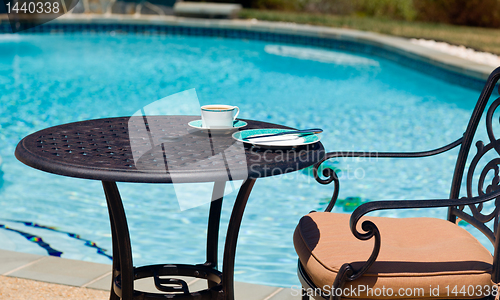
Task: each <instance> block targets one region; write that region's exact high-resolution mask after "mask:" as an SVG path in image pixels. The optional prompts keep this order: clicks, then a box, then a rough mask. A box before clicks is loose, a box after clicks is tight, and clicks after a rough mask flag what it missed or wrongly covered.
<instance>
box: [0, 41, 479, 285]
mask: <svg viewBox="0 0 500 300" xmlns="http://www.w3.org/2000/svg"><path fill="white" fill-rule="evenodd" d="M0 53H2V54H1V55H0V103H1V106H0V126H1V127H0V128H1V129H0V140H1V141H2V143H3V146H2V147H1V148H0V156H1V157H2V158H3V161H4V163H3V165H2V167H1V169H2V170H3V172H4V174H3V176H2V177H3V179H2V181H0V182H1V183H2V186H1V187H0V199H1V201H0V224H4V225H7V226H8V227H9V228H10V229H11V230H6V229H5V228H0V240H2V241H7V242H6V243H2V244H1V245H0V247H2V248H5V249H9V250H14V251H25V252H32V253H37V254H47V249H45V248H43V247H40V244H39V243H38V244H37V243H36V242H37V237H42V238H43V240H44V241H45V242H46V243H48V244H49V245H50V246H51V247H52V248H53V249H54V250H58V251H61V252H63V253H62V257H67V258H74V259H81V260H88V261H95V262H104V263H110V259H109V257H107V256H106V255H105V254H110V251H109V249H110V247H111V237H110V229H109V221H108V215H107V209H106V203H105V200H104V194H103V192H102V188H101V185H100V182H94V181H88V180H80V179H72V178H65V177H62V176H56V175H51V174H47V173H44V172H40V171H37V170H34V169H31V168H29V167H26V166H24V165H23V164H21V163H20V162H18V161H17V160H16V159H15V158H14V156H13V153H14V148H15V145H16V144H17V142H18V141H19V140H20V139H21V138H22V137H24V136H26V135H27V134H29V133H32V132H34V131H36V130H40V129H42V128H45V127H48V126H53V125H57V124H61V123H67V122H73V121H78V120H84V119H90V118H100V117H112V116H123V115H131V114H133V113H135V112H136V111H137V110H138V109H140V108H141V107H143V106H145V105H147V104H149V103H151V102H153V101H156V100H158V99H161V98H163V97H165V96H168V95H171V94H174V93H177V92H180V91H184V90H188V89H191V88H196V90H197V93H198V97H199V98H200V102H201V104H202V105H204V104H209V103H215V102H217V103H228V104H232V105H237V106H239V107H240V109H241V114H240V117H241V118H250V119H256V120H261V121H269V122H275V123H280V124H283V125H287V126H292V127H297V128H312V127H322V128H323V129H324V134H323V136H322V141H323V144H324V146H325V148H326V149H327V150H330V151H334V150H347V151H356V150H379V151H388V150H391V151H418V150H427V149H431V148H436V147H439V146H441V145H444V144H447V143H449V142H452V141H454V140H455V139H457V138H458V137H459V136H461V135H462V133H463V132H464V130H465V126H466V123H467V121H468V118H469V116H470V113H471V111H472V109H473V106H474V104H475V101H476V100H477V98H478V96H479V91H476V90H470V89H467V88H464V87H460V86H457V85H453V84H450V83H447V82H444V81H440V80H438V79H436V78H434V77H430V76H426V75H424V74H422V73H419V72H416V71H413V70H411V69H409V68H405V67H402V66H399V65H397V64H395V63H393V62H390V61H386V60H383V59H379V58H376V57H370V56H366V55H355V54H353V53H344V52H335V51H329V50H324V49H316V48H308V47H304V46H296V45H295V46H294V45H285V44H276V43H269V42H259V41H245V40H230V39H222V38H209V37H188V36H141V35H112V34H104V33H103V34H81V33H73V34H52V35H46V34H36V35H1V36H0ZM456 154H457V152H456V150H455V151H451V152H450V153H446V154H444V155H441V156H439V157H436V158H424V159H418V160H395V159H380V160H370V161H361V162H360V161H358V160H355V159H343V160H339V161H338V162H331V163H330V164H331V165H333V166H335V167H336V168H338V169H340V170H342V172H341V173H340V178H341V190H340V196H339V198H340V199H346V198H348V197H351V198H349V199H350V200H344V201H339V202H340V203H339V204H344V205H340V206H338V207H336V208H335V211H337V212H343V211H345V212H347V211H349V206H350V205H349V203H352V202H362V201H367V200H372V199H409V198H411V199H423V198H446V197H447V196H448V193H449V188H450V187H449V186H450V182H451V175H452V172H453V167H454V163H455V159H456ZM119 188H120V190H121V192H122V196H123V202H124V206H125V209H126V211H127V217H128V221H129V227H130V234H131V238H132V247H133V253H134V264H135V265H143V264H151V263H167V262H176V263H200V262H203V261H204V256H205V252H204V249H205V235H206V223H207V216H208V205H205V206H201V207H197V208H193V209H190V210H187V211H182V212H181V211H180V210H179V206H178V203H177V201H176V199H175V194H174V190H173V187H171V186H169V185H153V184H152V185H142V184H119ZM331 189H332V187H331V186H320V185H319V184H318V183H316V182H315V181H314V179H313V178H312V177H311V176H309V175H308V174H307V172H296V173H292V174H288V175H283V176H278V177H272V178H266V179H261V180H258V181H257V183H256V185H255V187H254V190H253V192H252V195H251V197H250V200H249V202H248V205H247V210H246V211H245V216H244V218H243V222H242V226H241V231H240V236H239V240H238V250H237V254H236V266H235V268H236V269H235V276H236V280H239V281H246V282H254V283H261V284H267V285H282V286H290V285H293V284H298V280H297V276H296V262H297V257H296V255H295V251H294V249H293V244H292V234H293V230H294V228H295V226H296V224H297V222H298V220H299V219H300V217H301V216H302V215H304V214H306V213H308V212H309V211H311V210H313V209H316V210H319V209H322V208H324V207H325V206H326V203H327V199H329V197H330V196H331ZM234 198H235V195H234V194H231V195H229V196H227V197H226V198H225V203H224V205H223V212H222V224H221V230H222V231H221V232H225V230H226V228H227V222H228V218H229V214H230V208H231V206H232V203H233V202H234ZM263 207H265V209H263ZM410 214H411V215H413V216H424V215H425V216H435V217H440V218H445V217H446V210H445V209H441V210H432V211H429V210H413V211H411V212H409V211H407V212H394V211H389V212H376V213H374V214H373V215H386V216H404V215H410ZM15 221H25V222H34V223H36V224H39V225H43V226H48V227H50V228H41V227H36V226H34V225H33V224H31V225H30V224H25V223H19V222H15ZM51 228H52V230H51ZM56 230H57V231H56ZM22 233H28V234H31V236H26V235H23V234H22ZM72 234H78V235H79V238H80V239H76V238H75V236H74V235H72ZM180 237H182V238H180ZM85 245H87V246H85ZM95 245H98V247H101V248H104V249H108V251H101V253H98V251H96V250H98V249H96V246H95ZM89 246H90V247H89ZM219 249H222V245H221V246H220V247H219Z"/></svg>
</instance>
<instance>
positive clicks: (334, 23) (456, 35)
mask: <svg viewBox="0 0 500 300" xmlns="http://www.w3.org/2000/svg"><path fill="white" fill-rule="evenodd" d="M239 17H240V18H242V19H253V18H255V19H257V20H263V21H278V22H293V23H300V24H311V25H321V26H329V27H339V28H351V29H358V30H364V31H373V32H378V33H383V34H388V35H394V36H401V37H406V38H423V39H429V40H437V41H443V42H447V43H450V44H453V45H464V46H466V47H469V48H473V49H476V50H480V51H486V52H491V53H495V54H499V55H500V29H489V28H479V27H467V26H455V25H447V24H435V23H425V22H415V21H397V20H389V19H382V18H373V17H359V16H337V15H325V14H311V13H297V12H283V11H270V10H255V9H244V10H242V11H241V12H240V15H239Z"/></svg>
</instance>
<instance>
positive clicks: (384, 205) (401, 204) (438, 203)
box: [349, 189, 500, 238]
mask: <svg viewBox="0 0 500 300" xmlns="http://www.w3.org/2000/svg"><path fill="white" fill-rule="evenodd" d="M498 197H500V189H498V190H496V191H493V192H490V193H487V194H484V195H481V196H477V197H470V198H467V197H463V198H461V199H429V200H392V201H387V200H384V201H372V202H367V203H364V204H362V205H360V206H358V207H357V208H356V209H355V210H354V211H353V212H352V214H351V219H350V221H349V223H350V227H351V231H352V233H353V234H354V235H355V236H356V237H358V238H359V237H361V236H364V235H367V234H369V232H367V233H366V234H361V233H359V232H358V231H357V230H356V225H357V223H358V222H359V220H360V219H361V218H362V217H363V216H364V215H366V214H367V213H369V212H372V211H376V210H385V209H411V208H432V207H450V206H465V205H471V204H477V203H481V202H485V201H488V200H491V199H495V198H498ZM363 223H364V222H363ZM363 230H365V229H364V228H363ZM365 231H368V230H365Z"/></svg>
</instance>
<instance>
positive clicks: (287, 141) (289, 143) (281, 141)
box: [233, 128, 320, 148]
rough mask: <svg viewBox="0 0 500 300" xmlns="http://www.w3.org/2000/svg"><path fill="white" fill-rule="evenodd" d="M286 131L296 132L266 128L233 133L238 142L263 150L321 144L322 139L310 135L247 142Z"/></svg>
mask: <svg viewBox="0 0 500 300" xmlns="http://www.w3.org/2000/svg"><path fill="white" fill-rule="evenodd" d="M286 131H294V130H292V129H279V128H264V129H248V130H242V131H238V132H235V133H233V138H234V139H235V140H237V141H240V142H243V143H246V144H251V145H253V146H257V147H263V148H294V147H299V146H303V145H309V144H314V143H317V142H319V140H320V137H319V136H318V135H316V134H309V135H295V134H290V135H281V136H269V137H262V138H252V139H250V140H246V138H249V137H252V136H258V135H264V134H276V133H281V132H286Z"/></svg>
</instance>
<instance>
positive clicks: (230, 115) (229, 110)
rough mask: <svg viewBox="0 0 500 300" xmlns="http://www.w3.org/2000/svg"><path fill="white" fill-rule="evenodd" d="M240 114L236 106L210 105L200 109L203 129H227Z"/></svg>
mask: <svg viewBox="0 0 500 300" xmlns="http://www.w3.org/2000/svg"><path fill="white" fill-rule="evenodd" d="M239 113H240V109H239V108H238V107H237V106H232V105H224V104H212V105H204V106H202V107H201V123H202V126H203V127H204V128H214V129H217V128H229V127H233V122H234V120H236V117H237V116H238V114H239Z"/></svg>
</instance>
